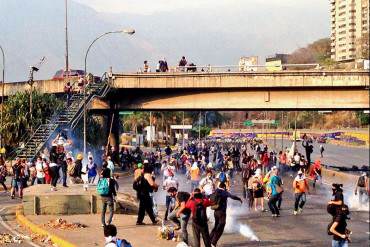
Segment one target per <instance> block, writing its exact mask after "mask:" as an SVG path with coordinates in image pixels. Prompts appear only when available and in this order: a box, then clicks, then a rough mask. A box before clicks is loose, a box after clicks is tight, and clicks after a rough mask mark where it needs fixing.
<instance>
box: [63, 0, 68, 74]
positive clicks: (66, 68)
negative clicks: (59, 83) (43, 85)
mask: <svg viewBox="0 0 370 247" xmlns="http://www.w3.org/2000/svg"><path fill="white" fill-rule="evenodd" d="M64 3H65V4H64V6H65V38H66V55H65V56H66V58H65V59H66V61H65V62H66V64H65V66H66V67H65V71H66V72H67V77H69V54H68V0H65V1H64Z"/></svg>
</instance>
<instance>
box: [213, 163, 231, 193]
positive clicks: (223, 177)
mask: <svg viewBox="0 0 370 247" xmlns="http://www.w3.org/2000/svg"><path fill="white" fill-rule="evenodd" d="M216 180H217V181H218V184H217V186H218V185H219V184H220V183H224V184H226V188H227V189H230V177H229V174H227V170H226V168H225V167H222V168H221V172H219V173H218V174H217V176H216Z"/></svg>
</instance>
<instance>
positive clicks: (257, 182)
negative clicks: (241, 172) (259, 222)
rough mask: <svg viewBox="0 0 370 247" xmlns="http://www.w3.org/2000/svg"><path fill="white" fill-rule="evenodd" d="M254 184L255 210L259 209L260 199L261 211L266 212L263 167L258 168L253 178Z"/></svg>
mask: <svg viewBox="0 0 370 247" xmlns="http://www.w3.org/2000/svg"><path fill="white" fill-rule="evenodd" d="M252 185H253V187H252V188H253V198H254V210H255V211H257V207H258V201H260V203H261V211H262V212H265V208H264V202H263V182H262V175H261V169H259V168H258V169H257V170H256V173H255V174H254V176H253V178H252Z"/></svg>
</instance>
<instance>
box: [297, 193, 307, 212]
mask: <svg viewBox="0 0 370 247" xmlns="http://www.w3.org/2000/svg"><path fill="white" fill-rule="evenodd" d="M305 203H306V193H304V192H303V193H295V203H294V211H297V210H298V207H299V208H300V209H302V208H303V206H304V204H305Z"/></svg>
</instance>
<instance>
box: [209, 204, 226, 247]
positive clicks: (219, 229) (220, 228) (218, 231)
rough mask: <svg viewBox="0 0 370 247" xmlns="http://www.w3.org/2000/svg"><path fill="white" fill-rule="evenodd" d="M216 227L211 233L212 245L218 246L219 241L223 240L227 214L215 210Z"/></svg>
mask: <svg viewBox="0 0 370 247" xmlns="http://www.w3.org/2000/svg"><path fill="white" fill-rule="evenodd" d="M214 215H215V226H214V227H213V230H212V232H211V235H210V238H211V243H212V244H213V245H216V244H217V242H218V240H219V239H220V238H221V236H222V233H223V232H224V229H225V225H226V212H223V211H221V210H215V213H214Z"/></svg>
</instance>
